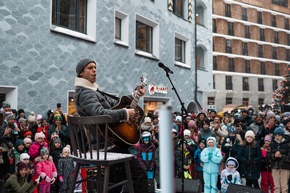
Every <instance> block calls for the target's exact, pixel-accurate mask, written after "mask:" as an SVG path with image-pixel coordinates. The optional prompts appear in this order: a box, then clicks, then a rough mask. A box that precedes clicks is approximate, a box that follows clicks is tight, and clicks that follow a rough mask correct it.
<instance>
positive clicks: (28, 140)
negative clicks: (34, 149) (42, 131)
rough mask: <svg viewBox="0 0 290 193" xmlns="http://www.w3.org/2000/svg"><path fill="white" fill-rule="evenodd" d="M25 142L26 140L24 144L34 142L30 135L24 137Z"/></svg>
mask: <svg viewBox="0 0 290 193" xmlns="http://www.w3.org/2000/svg"><path fill="white" fill-rule="evenodd" d="M23 142H24V145H26V144H27V143H30V144H32V140H31V139H30V138H28V137H26V138H24V139H23Z"/></svg>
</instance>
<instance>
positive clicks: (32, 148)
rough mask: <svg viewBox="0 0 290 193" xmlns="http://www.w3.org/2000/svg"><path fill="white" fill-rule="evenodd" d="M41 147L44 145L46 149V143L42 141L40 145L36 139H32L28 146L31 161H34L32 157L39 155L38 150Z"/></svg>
mask: <svg viewBox="0 0 290 193" xmlns="http://www.w3.org/2000/svg"><path fill="white" fill-rule="evenodd" d="M43 147H46V148H47V149H48V145H47V143H43V144H42V145H40V144H39V143H38V142H37V141H34V142H33V144H32V145H31V146H30V148H29V151H28V154H29V155H30V159H31V160H32V162H33V163H35V162H34V159H35V158H36V157H38V156H40V150H41V148H43Z"/></svg>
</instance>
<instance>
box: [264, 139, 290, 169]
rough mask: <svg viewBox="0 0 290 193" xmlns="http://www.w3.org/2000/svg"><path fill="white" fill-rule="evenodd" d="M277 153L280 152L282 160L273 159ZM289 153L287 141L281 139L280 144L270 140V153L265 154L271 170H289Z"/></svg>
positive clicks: (289, 147)
mask: <svg viewBox="0 0 290 193" xmlns="http://www.w3.org/2000/svg"><path fill="white" fill-rule="evenodd" d="M277 151H280V153H281V154H282V155H283V156H282V158H278V157H274V155H275V153H276V152H277ZM289 151H290V145H289V141H288V140H285V139H283V140H282V142H281V143H278V142H277V141H275V140H272V142H271V143H270V152H268V153H267V157H268V159H269V160H271V167H272V169H287V170H289V169H290V168H289V167H290V164H289V161H290V158H289V157H290V152H289Z"/></svg>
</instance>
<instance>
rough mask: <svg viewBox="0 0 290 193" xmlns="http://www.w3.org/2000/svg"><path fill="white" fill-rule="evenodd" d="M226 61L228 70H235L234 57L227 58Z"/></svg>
mask: <svg viewBox="0 0 290 193" xmlns="http://www.w3.org/2000/svg"><path fill="white" fill-rule="evenodd" d="M228 62H229V69H228V70H229V71H230V72H234V71H235V63H234V59H233V58H228Z"/></svg>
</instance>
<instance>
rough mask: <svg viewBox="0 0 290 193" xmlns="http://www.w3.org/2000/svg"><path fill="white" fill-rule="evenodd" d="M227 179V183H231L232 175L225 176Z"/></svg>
mask: <svg viewBox="0 0 290 193" xmlns="http://www.w3.org/2000/svg"><path fill="white" fill-rule="evenodd" d="M227 179H228V181H229V182H231V181H232V179H233V176H232V174H230V175H228V176H227Z"/></svg>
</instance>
